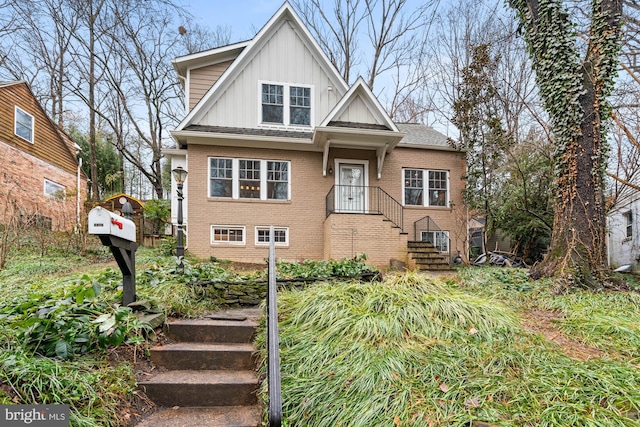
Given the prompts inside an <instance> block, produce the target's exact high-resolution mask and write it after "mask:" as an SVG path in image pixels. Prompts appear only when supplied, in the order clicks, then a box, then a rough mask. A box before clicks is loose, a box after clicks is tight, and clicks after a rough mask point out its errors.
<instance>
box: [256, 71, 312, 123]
mask: <svg viewBox="0 0 640 427" xmlns="http://www.w3.org/2000/svg"><path fill="white" fill-rule="evenodd" d="M263 84H267V85H278V86H282V92H283V97H282V102H283V104H282V108H283V111H282V121H283V122H284V123H268V122H263V121H262V85H263ZM292 86H293V87H304V88H309V89H310V94H309V104H310V105H309V124H308V125H297V124H296V125H292V124H290V123H289V122H290V119H291V118H290V112H291V110H290V108H291V105H290V102H291V98H290V95H289V88H290V87H292ZM313 89H314V87H313V85H308V84H302V83H285V82H274V81H270V80H258V116H257V117H258V126H259V127H261V128H271V129H282V128H286V129H291V130H309V129H310V128H313V127H314V126H315V124H314V120H313V118H314V114H313V110H314V107H313V106H314V92H315V91H314V90H313Z"/></svg>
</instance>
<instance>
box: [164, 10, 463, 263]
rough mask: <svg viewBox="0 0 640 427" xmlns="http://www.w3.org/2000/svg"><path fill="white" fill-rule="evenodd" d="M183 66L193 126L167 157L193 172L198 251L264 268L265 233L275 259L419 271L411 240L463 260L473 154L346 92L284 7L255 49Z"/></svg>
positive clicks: (182, 131) (191, 240)
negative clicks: (362, 261) (364, 262)
mask: <svg viewBox="0 0 640 427" xmlns="http://www.w3.org/2000/svg"><path fill="white" fill-rule="evenodd" d="M174 67H175V69H176V71H177V72H178V75H179V77H180V79H181V80H182V82H183V83H184V89H185V90H184V92H185V106H186V117H185V118H184V120H183V121H182V122H181V123H180V124H179V126H178V127H177V128H176V129H175V130H174V131H172V132H171V134H172V136H173V138H174V139H175V141H176V147H175V148H173V149H169V150H165V154H167V155H168V157H170V158H171V162H172V168H175V167H178V166H182V167H183V168H184V169H186V170H187V171H188V177H187V180H186V182H185V190H184V194H185V207H184V213H185V217H186V219H185V223H186V224H187V226H186V230H187V244H188V249H189V251H190V252H191V253H193V254H195V255H196V256H199V257H210V256H212V257H217V258H221V259H231V260H236V261H244V262H263V260H264V259H265V257H266V256H267V250H266V248H267V245H268V243H269V234H268V230H269V226H270V225H273V226H275V237H274V239H275V243H276V245H277V249H276V251H277V257H278V258H279V259H287V260H301V259H330V258H334V259H339V258H343V257H352V256H355V255H357V254H360V253H365V254H366V255H367V258H368V259H369V261H370V262H372V263H375V264H378V265H381V266H382V265H388V264H389V262H390V261H391V260H392V259H395V260H399V261H402V262H405V263H407V264H409V267H412V263H413V262H414V261H412V258H411V256H410V255H409V253H410V250H409V248H408V246H409V245H410V242H411V241H429V242H431V243H433V245H435V246H436V248H437V249H438V250H439V251H440V252H441V253H442V254H444V255H445V257H448V256H449V254H450V253H451V252H453V253H454V254H455V251H460V252H461V253H463V254H464V253H466V248H465V247H464V246H465V242H466V215H464V214H460V212H464V211H463V203H462V197H461V192H462V189H463V187H464V185H465V181H464V173H465V156H464V153H462V152H460V151H456V150H454V149H453V148H451V145H450V144H449V143H448V139H447V138H446V137H445V136H444V135H443V134H441V133H439V132H437V131H435V130H434V129H432V128H430V127H428V126H424V125H420V124H401V123H394V122H393V121H392V120H391V118H390V117H389V115H388V114H387V112H386V111H385V109H384V108H383V107H382V105H381V104H380V102H379V101H378V100H377V99H376V97H375V96H374V94H373V93H372V91H371V90H370V89H369V87H368V86H367V85H366V83H365V82H364V80H362V79H358V80H357V81H356V82H355V83H354V84H353V85H352V86H349V85H348V84H347V83H346V82H345V81H344V79H343V78H342V77H341V75H340V74H339V73H338V72H337V70H336V69H335V68H334V67H333V65H332V64H331V63H330V61H329V60H328V58H327V57H326V55H325V54H324V53H323V52H322V50H321V48H320V47H319V45H318V43H317V42H316V41H315V40H314V38H313V36H312V35H311V33H310V32H309V31H308V29H307V28H306V27H305V25H304V24H303V22H302V21H301V19H300V18H299V16H298V15H297V14H296V13H295V11H294V10H293V8H292V7H291V5H290V4H289V3H288V2H285V3H284V4H283V5H282V7H280V9H279V10H278V11H277V12H276V14H275V15H274V16H273V17H272V18H271V19H270V20H269V22H267V24H266V25H265V26H264V27H263V28H262V29H261V30H260V31H259V32H258V34H257V35H256V36H255V37H254V38H253V39H252V40H249V41H246V42H241V43H236V44H232V45H229V46H224V47H220V48H216V49H212V50H208V51H204V52H199V53H195V54H191V55H187V56H183V57H179V58H176V59H175V60H174ZM173 187H174V192H173V194H174V200H173V208H174V210H173V212H174V215H173V217H174V221H175V207H176V201H175V183H174V185H173ZM458 211H460V212H458ZM461 230H462V231H461ZM413 266H415V264H413Z"/></svg>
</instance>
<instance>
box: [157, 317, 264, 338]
mask: <svg viewBox="0 0 640 427" xmlns="http://www.w3.org/2000/svg"><path fill="white" fill-rule="evenodd" d="M257 326H258V322H257V321H255V320H252V319H245V320H218V319H186V320H178V321H174V322H170V323H168V324H167V325H166V326H165V331H166V334H167V336H168V337H169V338H171V339H173V340H175V341H182V342H210V343H212V342H217V343H249V342H251V341H252V340H253V337H254V335H255V331H256V327H257Z"/></svg>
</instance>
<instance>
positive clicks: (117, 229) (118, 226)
mask: <svg viewBox="0 0 640 427" xmlns="http://www.w3.org/2000/svg"><path fill="white" fill-rule="evenodd" d="M88 221H89V234H103V235H111V236H116V237H120V238H121V239H125V240H128V241H130V242H135V241H136V225H135V223H134V222H133V221H131V220H130V219H127V218H125V217H122V216H118V215H116V214H114V213H113V212H109V211H108V210H106V209H104V208H102V207H100V206H98V207H95V208H93V209H91V211H89V219H88Z"/></svg>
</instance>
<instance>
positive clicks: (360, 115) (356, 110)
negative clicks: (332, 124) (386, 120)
mask: <svg viewBox="0 0 640 427" xmlns="http://www.w3.org/2000/svg"><path fill="white" fill-rule="evenodd" d="M337 119H338V121H341V122H351V123H371V124H379V123H378V121H377V120H376V118H375V117H374V116H373V114H371V111H370V110H369V108H367V106H366V104H365V103H364V101H363V100H362V97H361V96H360V95H357V96H356V97H355V98H354V99H353V101H352V102H351V103H350V104H349V106H348V107H347V108H346V109H345V111H344V112H343V113H342V114H340V115H339V117H338V118H337Z"/></svg>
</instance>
